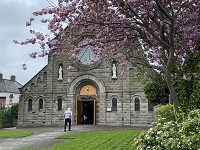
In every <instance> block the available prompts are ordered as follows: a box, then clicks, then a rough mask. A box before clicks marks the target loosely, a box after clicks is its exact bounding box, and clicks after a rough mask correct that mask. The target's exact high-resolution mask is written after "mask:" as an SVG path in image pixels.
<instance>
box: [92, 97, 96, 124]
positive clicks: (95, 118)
mask: <svg viewBox="0 0 200 150" xmlns="http://www.w3.org/2000/svg"><path fill="white" fill-rule="evenodd" d="M93 113H94V125H96V100H94V111H93Z"/></svg>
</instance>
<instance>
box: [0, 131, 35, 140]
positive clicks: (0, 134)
mask: <svg viewBox="0 0 200 150" xmlns="http://www.w3.org/2000/svg"><path fill="white" fill-rule="evenodd" d="M32 134H33V132H32V131H29V130H20V129H16V130H10V129H1V130H0V138H21V137H25V136H30V135H32Z"/></svg>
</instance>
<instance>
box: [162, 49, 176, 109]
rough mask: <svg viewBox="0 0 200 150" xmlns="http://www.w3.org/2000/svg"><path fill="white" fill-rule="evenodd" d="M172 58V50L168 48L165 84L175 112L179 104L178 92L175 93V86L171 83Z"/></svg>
mask: <svg viewBox="0 0 200 150" xmlns="http://www.w3.org/2000/svg"><path fill="white" fill-rule="evenodd" d="M173 59H174V50H173V49H170V50H169V58H168V61H167V65H166V68H165V79H166V82H167V86H168V89H169V92H170V96H171V98H172V101H173V104H174V107H175V110H176V112H178V106H179V100H178V94H177V93H176V90H175V87H174V86H173V84H172V76H171V68H172V62H173Z"/></svg>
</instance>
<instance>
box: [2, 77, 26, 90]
mask: <svg viewBox="0 0 200 150" xmlns="http://www.w3.org/2000/svg"><path fill="white" fill-rule="evenodd" d="M21 87H22V85H21V84H20V83H18V82H16V81H11V80H7V79H2V80H1V81H0V92H9V93H20V92H19V88H21Z"/></svg>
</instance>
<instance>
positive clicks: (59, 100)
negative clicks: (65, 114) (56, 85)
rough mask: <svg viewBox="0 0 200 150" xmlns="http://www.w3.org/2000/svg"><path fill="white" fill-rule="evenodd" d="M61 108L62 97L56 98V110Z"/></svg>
mask: <svg viewBox="0 0 200 150" xmlns="http://www.w3.org/2000/svg"><path fill="white" fill-rule="evenodd" d="M60 110H62V98H61V97H59V98H58V111H60Z"/></svg>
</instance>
